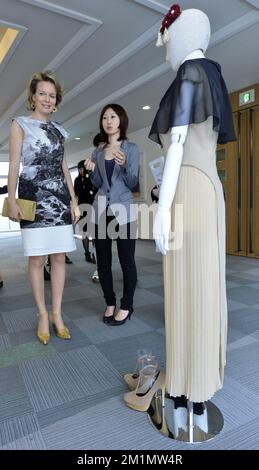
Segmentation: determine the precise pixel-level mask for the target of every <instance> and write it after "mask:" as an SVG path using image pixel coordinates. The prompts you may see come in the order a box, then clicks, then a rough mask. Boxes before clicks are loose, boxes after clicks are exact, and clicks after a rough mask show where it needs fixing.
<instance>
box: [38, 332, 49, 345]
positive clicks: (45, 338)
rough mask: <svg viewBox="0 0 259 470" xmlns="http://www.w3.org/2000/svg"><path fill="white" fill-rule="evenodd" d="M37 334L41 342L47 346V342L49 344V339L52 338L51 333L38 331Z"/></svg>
mask: <svg viewBox="0 0 259 470" xmlns="http://www.w3.org/2000/svg"><path fill="white" fill-rule="evenodd" d="M36 336H37V338H38V340H39V342H40V343H41V344H44V345H45V346H46V344H48V342H49V340H50V335H49V333H39V332H37V333H36Z"/></svg>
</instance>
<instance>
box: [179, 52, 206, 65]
mask: <svg viewBox="0 0 259 470" xmlns="http://www.w3.org/2000/svg"><path fill="white" fill-rule="evenodd" d="M192 59H205V55H204V54H203V52H202V50H201V49H196V51H192V52H190V54H188V55H187V56H186V57H185V58H184V60H183V61H182V62H181V65H182V64H183V63H184V62H185V61H186V60H192Z"/></svg>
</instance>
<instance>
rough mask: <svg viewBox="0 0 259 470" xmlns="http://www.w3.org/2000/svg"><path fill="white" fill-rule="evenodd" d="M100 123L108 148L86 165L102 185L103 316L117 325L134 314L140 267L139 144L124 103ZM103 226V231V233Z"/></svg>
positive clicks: (98, 217)
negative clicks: (117, 267) (118, 283)
mask: <svg viewBox="0 0 259 470" xmlns="http://www.w3.org/2000/svg"><path fill="white" fill-rule="evenodd" d="M99 124H100V131H101V134H102V136H103V139H104V141H105V142H106V144H105V146H104V147H103V148H101V149H96V150H95V151H94V152H93V155H92V159H90V158H88V159H86V161H85V165H86V169H87V170H88V171H91V180H92V182H93V184H94V185H95V187H97V188H98V193H97V195H96V197H95V200H94V204H93V207H94V209H95V224H96V225H95V235H96V237H95V238H96V254H97V264H98V274H99V279H100V284H101V286H102V289H103V293H104V298H105V301H106V309H105V312H104V314H103V321H104V323H107V324H109V325H111V326H116V325H122V324H124V323H125V322H126V320H127V319H130V317H131V314H132V313H133V297H134V292H135V288H136V282H137V269H136V263H135V244H136V235H135V233H134V232H135V229H136V214H135V212H134V210H132V209H134V207H133V196H132V192H131V189H132V188H134V187H135V186H136V184H137V182H138V175H139V148H138V146H137V145H136V144H134V143H132V142H129V141H128V139H127V129H128V116H127V113H126V111H125V109H124V108H122V106H120V105H118V104H108V105H106V106H105V107H104V108H103V110H102V112H101V115H100V121H99ZM99 200H100V202H101V204H100V207H99ZM102 201H103V202H104V204H103V206H102ZM113 205H114V206H115V205H117V208H120V209H123V210H117V208H116V210H114V212H113V208H112V207H113ZM98 222H99V224H98ZM102 222H103V223H102ZM97 224H98V225H97ZM110 225H111V226H114V231H113V232H119V234H118V236H117V237H116V243H117V250H118V256H119V261H120V264H121V268H122V273H123V296H122V298H121V303H120V308H119V311H118V312H117V314H116V315H115V309H116V296H115V292H114V290H113V276H112V270H111V266H112V238H115V237H114V236H113V234H112V235H111V233H110ZM99 228H100V232H103V233H99ZM121 234H123V236H121Z"/></svg>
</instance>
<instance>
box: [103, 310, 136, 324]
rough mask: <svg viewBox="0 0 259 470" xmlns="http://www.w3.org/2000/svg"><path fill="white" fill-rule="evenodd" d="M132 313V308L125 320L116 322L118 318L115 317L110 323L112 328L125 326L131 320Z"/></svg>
mask: <svg viewBox="0 0 259 470" xmlns="http://www.w3.org/2000/svg"><path fill="white" fill-rule="evenodd" d="M132 313H133V308H130V309H129V312H128V315H127V316H126V317H125V318H123V320H116V318H115V317H113V320H111V321H109V325H111V326H119V325H123V324H124V323H125V322H126V321H127V320H128V319H129V320H130V317H131V315H132Z"/></svg>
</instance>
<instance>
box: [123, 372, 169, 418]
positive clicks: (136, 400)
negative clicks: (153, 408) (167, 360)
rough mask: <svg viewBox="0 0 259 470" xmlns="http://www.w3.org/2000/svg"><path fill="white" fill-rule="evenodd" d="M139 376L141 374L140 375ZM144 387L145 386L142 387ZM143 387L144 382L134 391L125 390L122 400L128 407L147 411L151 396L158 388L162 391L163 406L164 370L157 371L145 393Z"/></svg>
mask: <svg viewBox="0 0 259 470" xmlns="http://www.w3.org/2000/svg"><path fill="white" fill-rule="evenodd" d="M141 372H142V371H141ZM140 377H141V375H140ZM143 387H145V388H143ZM144 389H146V386H145V383H144V384H143V386H142V387H137V389H136V390H135V391H132V392H127V393H125V395H124V401H125V403H126V405H127V406H129V408H132V409H133V410H137V411H147V410H148V408H149V407H150V404H151V401H152V398H153V397H154V395H155V393H156V392H157V391H158V390H161V391H162V406H164V398H165V374H164V372H159V373H158V375H157V376H156V379H155V380H154V382H153V385H152V386H151V388H149V389H148V390H146V392H145V393H143V392H144Z"/></svg>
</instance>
